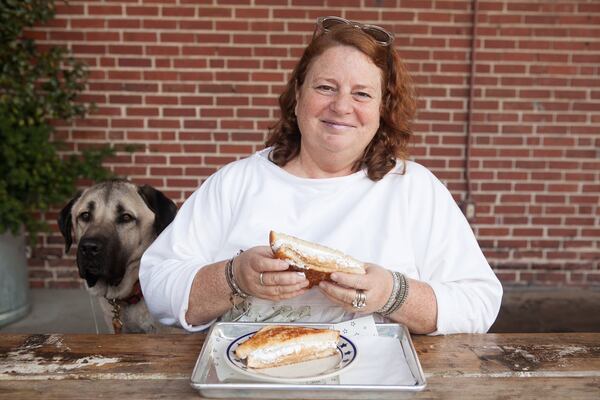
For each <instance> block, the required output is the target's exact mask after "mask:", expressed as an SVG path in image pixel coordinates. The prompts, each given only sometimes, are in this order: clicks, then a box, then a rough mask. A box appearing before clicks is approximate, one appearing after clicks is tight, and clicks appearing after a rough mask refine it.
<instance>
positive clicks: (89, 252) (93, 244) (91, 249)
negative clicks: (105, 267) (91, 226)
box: [79, 238, 102, 257]
mask: <svg viewBox="0 0 600 400" xmlns="http://www.w3.org/2000/svg"><path fill="white" fill-rule="evenodd" d="M79 248H80V249H81V253H82V254H83V255H84V256H86V257H94V256H97V255H98V254H100V252H101V251H102V242H101V241H100V240H97V239H92V238H90V239H83V240H82V241H81V242H80V243H79Z"/></svg>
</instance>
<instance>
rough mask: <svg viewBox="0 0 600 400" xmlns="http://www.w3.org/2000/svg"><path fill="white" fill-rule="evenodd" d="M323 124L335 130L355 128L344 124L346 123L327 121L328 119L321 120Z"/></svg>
mask: <svg viewBox="0 0 600 400" xmlns="http://www.w3.org/2000/svg"><path fill="white" fill-rule="evenodd" d="M321 122H322V123H324V124H325V125H327V126H328V127H330V128H333V129H348V128H354V125H351V124H347V123H344V122H338V121H331V120H326V119H323V120H321Z"/></svg>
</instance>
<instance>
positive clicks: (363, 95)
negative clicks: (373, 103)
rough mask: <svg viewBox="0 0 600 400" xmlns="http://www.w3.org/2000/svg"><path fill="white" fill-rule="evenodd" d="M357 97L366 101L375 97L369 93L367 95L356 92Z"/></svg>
mask: <svg viewBox="0 0 600 400" xmlns="http://www.w3.org/2000/svg"><path fill="white" fill-rule="evenodd" d="M356 95H357V96H358V97H362V98H365V99H371V98H373V96H371V95H370V94H369V93H367V92H356Z"/></svg>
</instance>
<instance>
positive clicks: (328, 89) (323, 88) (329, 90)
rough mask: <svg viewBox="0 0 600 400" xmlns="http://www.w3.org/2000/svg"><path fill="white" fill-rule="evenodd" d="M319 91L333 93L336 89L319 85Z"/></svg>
mask: <svg viewBox="0 0 600 400" xmlns="http://www.w3.org/2000/svg"><path fill="white" fill-rule="evenodd" d="M317 90H320V91H323V92H333V91H334V90H335V89H334V88H333V87H332V86H329V85H319V86H317Z"/></svg>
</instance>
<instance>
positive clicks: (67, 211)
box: [57, 192, 81, 253]
mask: <svg viewBox="0 0 600 400" xmlns="http://www.w3.org/2000/svg"><path fill="white" fill-rule="evenodd" d="M79 197H81V192H78V193H77V194H76V195H75V197H73V198H72V199H71V201H69V202H68V203H67V205H66V206H65V207H64V208H63V209H62V210H61V212H60V214H59V215H58V220H57V222H58V229H60V233H62V235H63V237H64V238H65V253H68V252H69V250H70V249H71V245H72V244H73V237H72V236H71V231H72V230H73V221H72V218H71V209H72V208H73V204H75V202H76V201H77V199H78V198H79Z"/></svg>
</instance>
